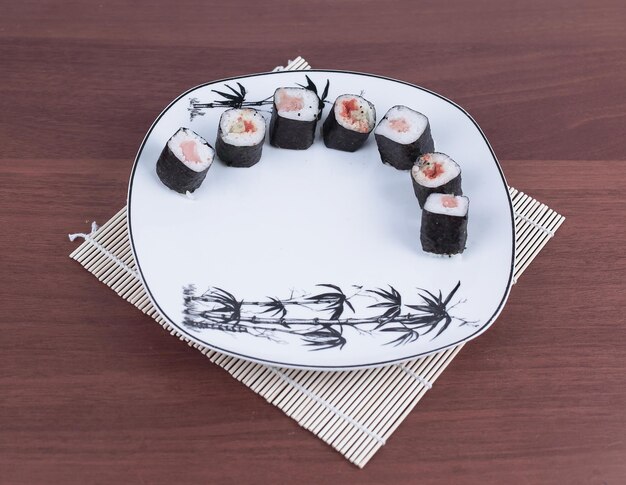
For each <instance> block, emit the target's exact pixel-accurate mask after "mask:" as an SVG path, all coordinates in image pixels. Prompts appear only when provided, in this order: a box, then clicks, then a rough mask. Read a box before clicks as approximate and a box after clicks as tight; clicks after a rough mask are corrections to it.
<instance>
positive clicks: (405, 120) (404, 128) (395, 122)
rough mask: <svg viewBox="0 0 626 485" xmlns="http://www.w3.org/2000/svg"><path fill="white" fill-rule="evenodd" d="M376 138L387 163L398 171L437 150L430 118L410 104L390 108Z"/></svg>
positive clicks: (380, 124) (377, 128) (409, 167)
mask: <svg viewBox="0 0 626 485" xmlns="http://www.w3.org/2000/svg"><path fill="white" fill-rule="evenodd" d="M374 137H375V138H376V143H377V144H378V152H379V153H380V158H381V160H382V161H383V163H386V164H389V165H391V166H393V167H395V168H397V169H398V170H410V169H411V167H413V164H414V163H415V160H417V157H419V156H420V155H421V154H423V153H429V152H432V151H434V150H435V143H434V142H433V138H432V136H431V134H430V124H429V123H428V118H426V116H424V115H423V114H422V113H418V112H417V111H415V110H412V109H411V108H407V107H406V106H394V107H393V108H390V109H389V111H387V113H386V114H385V117H384V118H383V119H382V120H380V123H378V126H377V127H376V130H374Z"/></svg>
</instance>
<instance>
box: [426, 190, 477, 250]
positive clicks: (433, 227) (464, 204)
mask: <svg viewBox="0 0 626 485" xmlns="http://www.w3.org/2000/svg"><path fill="white" fill-rule="evenodd" d="M468 212H469V199H468V198H467V197H464V196H462V195H451V194H430V195H429V196H428V198H427V199H426V203H425V204H424V211H423V212H422V227H421V230H420V241H421V243H422V249H423V250H424V251H426V252H429V253H434V254H442V255H449V256H451V255H453V254H460V253H462V252H463V251H464V250H465V244H466V242H467V215H468Z"/></svg>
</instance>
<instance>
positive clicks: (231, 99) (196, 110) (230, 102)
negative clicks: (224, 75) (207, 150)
mask: <svg viewBox="0 0 626 485" xmlns="http://www.w3.org/2000/svg"><path fill="white" fill-rule="evenodd" d="M305 77H306V85H303V84H297V85H298V86H300V87H302V88H305V89H308V90H310V91H313V92H314V93H315V94H318V90H317V86H316V85H315V83H314V82H313V81H312V80H311V78H310V77H309V76H307V75H305ZM236 84H237V87H236V88H235V87H233V86H231V85H230V84H224V87H225V88H226V90H227V91H230V92H226V90H217V89H211V92H213V93H215V94H217V95H218V96H219V97H221V98H222V99H216V100H215V101H211V102H210V103H201V102H200V100H199V99H198V98H189V107H188V108H187V110H188V111H189V118H190V120H191V121H193V120H194V118H195V117H196V116H204V115H205V114H206V113H205V111H204V110H206V109H210V108H244V107H259V106H267V105H271V104H272V103H273V97H274V95H273V94H271V95H270V96H268V97H267V98H264V99H261V100H258V101H246V95H247V94H248V90H247V89H246V88H245V86H244V85H243V84H241V83H240V82H239V81H237V82H236ZM329 88H330V79H327V80H326V85H325V87H324V90H323V91H322V95H321V96H319V98H320V103H319V107H318V109H319V112H318V118H321V115H322V110H323V109H324V103H325V102H326V97H327V96H328V90H329Z"/></svg>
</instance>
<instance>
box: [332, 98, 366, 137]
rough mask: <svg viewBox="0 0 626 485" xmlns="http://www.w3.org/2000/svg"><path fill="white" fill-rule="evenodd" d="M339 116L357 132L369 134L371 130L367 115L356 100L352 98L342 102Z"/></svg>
mask: <svg viewBox="0 0 626 485" xmlns="http://www.w3.org/2000/svg"><path fill="white" fill-rule="evenodd" d="M339 114H340V116H341V117H342V118H345V119H346V120H347V121H348V123H349V124H350V125H352V126H353V127H354V128H355V131H359V132H361V133H367V132H368V131H369V130H370V126H369V123H368V119H367V114H366V113H365V111H364V110H363V109H362V108H361V106H360V105H359V102H358V101H357V100H356V99H354V98H351V99H346V100H343V101H342V102H341V111H340V112H339Z"/></svg>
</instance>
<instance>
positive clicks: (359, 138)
mask: <svg viewBox="0 0 626 485" xmlns="http://www.w3.org/2000/svg"><path fill="white" fill-rule="evenodd" d="M364 101H366V102H367V103H369V105H370V109H371V110H373V111H374V106H373V105H372V103H370V102H369V101H367V100H365V99H364ZM335 103H336V101H335ZM374 113H375V111H374ZM374 126H375V123H372V126H371V127H370V130H369V131H368V132H367V133H362V132H359V131H354V130H349V129H348V128H346V127H344V126H341V125H340V124H339V122H338V121H337V118H336V117H335V105H333V107H332V108H331V110H330V113H329V115H328V116H327V117H326V120H325V121H324V124H323V125H322V136H323V138H324V144H325V145H326V146H327V147H328V148H333V149H335V150H341V151H344V152H355V151H356V150H358V149H359V148H361V147H362V146H363V144H364V143H365V142H366V141H367V138H368V137H369V135H370V133H371V132H372V130H373V129H374Z"/></svg>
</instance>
